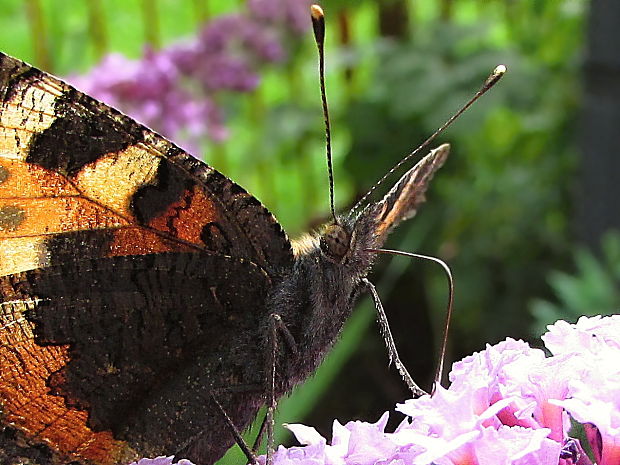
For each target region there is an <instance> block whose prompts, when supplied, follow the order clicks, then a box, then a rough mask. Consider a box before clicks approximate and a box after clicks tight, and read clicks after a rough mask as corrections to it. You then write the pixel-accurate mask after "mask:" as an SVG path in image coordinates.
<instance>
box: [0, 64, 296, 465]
mask: <svg viewBox="0 0 620 465" xmlns="http://www.w3.org/2000/svg"><path fill="white" fill-rule="evenodd" d="M166 257H167V258H166ZM292 260H293V256H292V251H291V246H290V242H289V240H288V238H287V237H286V235H285V233H284V231H283V230H282V228H281V227H280V226H279V224H278V223H277V221H276V220H275V218H274V217H273V216H272V215H271V214H270V213H269V212H268V211H267V210H266V209H265V208H264V207H263V206H262V205H261V204H260V202H259V201H258V200H256V199H255V198H254V197H252V196H251V195H250V194H248V193H247V192H246V191H244V190H243V189H242V188H241V187H239V186H237V185H236V184H235V183H233V182H232V181H230V180H229V179H227V178H226V177H224V176H223V175H221V174H220V173H218V172H217V171H215V170H214V169H213V168H211V167H209V166H207V165H206V164H204V163H202V162H200V161H198V160H196V159H194V158H193V157H191V156H189V155H188V154H186V153H185V152H183V151H182V150H180V149H179V148H178V147H176V146H175V145H173V144H172V143H170V142H168V141H167V140H165V139H164V138H162V137H160V136H158V135H156V134H154V133H153V132H151V131H150V130H148V129H147V128H145V127H144V126H141V125H140V124H138V123H136V122H134V121H133V120H131V119H130V118H128V117H126V116H124V115H122V114H121V113H119V112H117V111H115V110H113V109H111V108H109V107H107V106H106V105H104V104H102V103H100V102H97V101H95V100H93V99H92V98H90V97H88V96H86V95H84V94H82V93H80V92H79V91H77V90H75V89H74V88H72V87H71V86H69V85H67V84H65V83H64V82H62V81H60V80H58V79H56V78H54V77H52V76H50V75H48V74H46V73H44V72H42V71H40V70H37V69H36V68H33V67H31V66H29V65H27V64H25V63H23V62H21V61H19V60H16V59H14V58H11V57H8V56H6V55H4V54H0V276H1V278H0V297H1V303H0V318H1V319H0V423H1V424H2V425H3V426H10V427H11V428H12V429H16V430H17V431H18V432H19V434H21V435H23V436H24V437H25V438H26V440H27V442H29V443H41V444H46V445H48V446H49V447H50V449H51V450H52V451H55V452H57V453H59V454H60V456H62V457H63V458H58V459H53V460H52V461H51V462H50V463H58V462H60V461H61V460H64V458H66V457H70V458H71V459H72V460H79V461H85V462H92V463H96V464H100V465H103V464H110V463H117V462H121V461H124V460H125V459H126V458H129V457H132V458H133V457H135V453H136V450H137V451H138V452H143V451H147V452H149V451H156V450H163V449H166V447H165V446H170V445H172V444H177V445H178V444H180V443H181V442H182V441H183V440H188V439H190V438H191V436H192V435H193V434H195V433H196V431H197V429H198V428H199V427H201V428H202V427H204V423H195V422H194V423H193V424H192V426H191V427H188V428H187V430H186V431H185V432H182V431H181V430H182V427H181V425H180V423H179V421H176V422H175V421H173V419H174V418H175V417H174V415H173V413H172V412H173V411H175V409H177V410H176V413H177V414H178V413H180V410H178V409H181V410H183V409H184V410H183V411H184V412H189V411H191V410H194V411H195V412H198V413H200V412H202V413H204V410H200V409H199V408H198V407H197V406H196V405H194V404H192V403H191V402H189V401H188V400H187V398H188V396H190V390H189V387H188V386H190V385H189V384H187V383H185V384H184V386H185V387H183V388H182V387H177V388H178V389H176V390H175V392H174V394H172V392H171V389H172V388H171V384H174V379H175V375H178V374H179V370H189V369H190V367H191V366H193V367H200V368H202V369H203V372H202V373H203V378H199V377H198V378H196V377H195V376H194V377H192V376H189V374H188V373H185V372H183V373H181V375H186V376H185V378H180V379H185V380H186V381H187V382H189V381H188V380H191V381H192V382H193V383H194V387H197V386H200V388H201V389H197V390H196V392H197V393H198V394H200V393H202V395H204V392H205V390H207V389H208V388H209V386H208V383H214V382H215V381H217V380H216V379H215V378H214V377H213V376H210V375H209V373H210V372H209V371H208V370H216V371H217V370H219V371H217V373H219V374H220V375H227V376H228V378H229V379H230V380H233V381H234V379H235V373H225V372H224V371H222V370H223V369H222V367H221V366H217V363H220V364H221V363H222V362H221V361H219V362H217V361H216V360H214V359H213V353H214V352H215V351H216V350H221V348H218V347H216V345H213V344H214V342H213V341H216V340H217V341H220V342H221V341H222V340H223V339H226V337H228V336H231V335H234V334H238V333H242V332H243V331H242V330H243V328H244V327H243V325H244V324H246V323H247V324H254V323H255V321H254V320H253V318H254V316H255V314H256V313H260V312H261V311H263V308H262V306H261V302H262V301H263V300H264V295H265V293H266V292H267V290H268V289H269V287H270V285H271V276H273V275H274V274H275V273H277V272H278V270H280V269H282V268H285V267H288V266H290V265H291V263H292ZM197 263H200V265H197ZM181 265H183V266H181ZM188 269H189V270H190V271H188ZM224 276H225V277H226V278H227V280H222V279H221V278H222V277H224ZM232 277H235V278H236V280H235V281H239V282H240V283H241V284H239V285H236V284H234V283H232V281H231V279H232ZM223 295H229V296H230V295H233V296H234V299H233V298H232V297H231V298H229V299H228V300H227V299H224V298H223V297H221V296H223ZM231 299H232V300H231ZM180 310H181V311H180ZM224 323H227V324H224ZM215 328H218V332H216V331H215ZM164 330H165V331H164ZM111 336H113V338H112V339H110V337H111ZM222 338H223V339H222ZM233 355H234V354H225V357H224V358H225V360H230V359H233ZM191 357H194V358H193V359H192V360H193V361H192V362H191V363H190V362H188V361H187V360H189V359H190V358H191ZM194 364H195V365H194ZM233 368H234V367H233ZM231 369H232V368H231ZM205 373H206V374H205ZM196 376H197V375H196ZM204 376H206V378H204ZM199 380H200V381H201V383H199V382H198V381H199ZM147 392H148V393H149V395H145V393H147ZM180 392H184V393H185V394H184V395H185V396H186V398H185V399H184V402H185V403H184V404H174V405H173V403H171V400H170V399H171V397H170V396H171V395H174V396H181V397H182V395H181V394H180ZM196 392H195V393H194V394H196ZM167 396H168V397H167ZM198 398H200V401H201V402H202V403H203V405H204V404H205V403H206V402H207V401H206V400H205V399H204V397H200V395H199V396H198ZM106 399H107V400H106ZM138 399H140V400H138ZM144 399H146V400H144ZM149 402H150V404H149ZM166 402H167V403H166ZM194 402H196V401H194ZM154 405H161V406H162V407H161V409H162V411H161V412H160V413H157V412H156V411H155V410H156V409H155V410H153V409H152V407H153V406H154ZM179 405H184V407H179ZM128 406H131V407H132V408H135V409H138V410H131V409H130V408H129V407H128ZM141 407H149V408H151V410H152V411H151V414H153V415H154V421H155V422H157V421H158V420H159V421H160V425H159V426H158V427H157V428H159V429H157V431H158V433H155V432H154V431H155V430H153V429H151V430H149V428H150V426H148V425H147V424H146V423H147V422H146V421H145V422H144V423H145V424H143V425H140V421H139V418H140V417H139V416H138V415H137V414H136V412H139V409H140V408H141ZM130 412H131V414H130ZM132 415H133V416H132ZM246 416H247V415H246ZM132 418H133V420H132ZM178 418H180V419H181V420H180V421H182V420H183V419H184V418H187V417H183V416H180V417H178ZM136 419H138V420H136ZM243 421H245V418H243V420H242V422H243ZM130 424H131V425H133V428H134V430H133V431H135V432H130V431H129V430H128V429H127V428H128V425H130ZM166 426H167V427H169V430H170V433H169V437H168V438H164V437H162V434H161V432H160V431H161V429H163V428H165V427H166ZM119 438H120V439H119ZM130 440H134V441H133V443H132V444H128V442H127V441H130ZM130 442H131V441H130ZM157 442H158V443H159V445H160V446H162V447H163V449H158V448H157V445H156V444H155V443H157ZM7 444H8V446H11V447H12V445H13V442H11V441H9V442H8V443H7ZM7 444H3V445H4V446H5V450H6V447H7ZM130 446H131V447H130ZM167 450H169V449H167Z"/></svg>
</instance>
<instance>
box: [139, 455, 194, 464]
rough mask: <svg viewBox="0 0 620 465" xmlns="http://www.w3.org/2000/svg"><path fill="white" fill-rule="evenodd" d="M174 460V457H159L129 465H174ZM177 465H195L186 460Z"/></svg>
mask: <svg viewBox="0 0 620 465" xmlns="http://www.w3.org/2000/svg"><path fill="white" fill-rule="evenodd" d="M173 460H174V457H173V456H170V457H157V458H154V459H140V460H138V461H137V462H131V463H130V464H129V465H172V461H173ZM175 463H176V464H177V465H194V464H193V463H192V462H190V461H189V460H186V459H182V460H179V461H178V462H175Z"/></svg>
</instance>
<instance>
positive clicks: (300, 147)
mask: <svg viewBox="0 0 620 465" xmlns="http://www.w3.org/2000/svg"><path fill="white" fill-rule="evenodd" d="M287 68H288V73H287V74H286V77H287V83H288V90H289V101H291V102H294V101H295V100H296V99H297V96H298V95H300V92H301V90H300V87H301V86H300V83H301V77H300V73H299V71H300V64H299V63H297V62H296V60H293V61H292V62H291V63H290V64H289V65H288V66H287ZM316 87H317V89H318V87H319V86H318V78H317V86H316ZM293 147H294V149H293V150H294V153H293V156H294V157H298V159H299V164H300V167H301V168H300V169H299V171H298V173H297V174H298V175H299V177H300V185H301V186H303V187H302V196H301V197H302V198H301V199H300V206H301V208H302V211H305V212H311V211H313V210H312V206H313V205H314V204H315V202H314V201H315V190H314V186H315V185H316V183H315V177H314V170H313V169H312V154H311V153H308V152H309V150H308V149H307V147H308V144H307V138H306V137H301V138H299V140H297V141H295V143H294V144H293ZM308 219H309V218H308Z"/></svg>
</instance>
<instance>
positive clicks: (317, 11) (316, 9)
mask: <svg viewBox="0 0 620 465" xmlns="http://www.w3.org/2000/svg"><path fill="white" fill-rule="evenodd" d="M310 16H312V19H313V20H315V21H318V20H321V19H323V18H324V17H325V14H324V13H323V8H321V7H320V6H319V5H317V4H316V3H315V4H313V5H310Z"/></svg>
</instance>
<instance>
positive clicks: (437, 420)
mask: <svg viewBox="0 0 620 465" xmlns="http://www.w3.org/2000/svg"><path fill="white" fill-rule="evenodd" d="M542 339H543V341H544V343H545V346H546V347H547V349H548V350H549V351H550V352H551V356H549V357H547V356H545V353H544V352H543V351H542V350H540V349H534V348H532V347H530V346H529V345H528V344H526V343H525V342H523V341H516V340H513V339H507V340H505V341H503V342H500V343H499V344H496V345H494V346H488V347H487V348H486V349H485V350H483V351H482V352H478V353H475V354H474V355H472V356H470V357H467V358H465V359H463V360H462V361H460V362H457V363H455V364H454V366H453V369H452V372H451V373H450V381H451V384H450V387H449V388H447V389H444V388H442V387H438V388H437V389H436V392H435V393H434V394H433V396H423V397H421V398H419V399H411V400H407V401H406V402H404V403H403V404H399V405H398V407H397V410H399V411H400V412H402V413H404V414H405V415H406V418H405V419H404V420H403V422H402V423H401V424H400V425H399V426H398V428H396V430H395V431H394V432H389V433H388V432H385V425H386V423H387V419H388V414H387V413H386V414H384V415H383V416H382V417H381V418H380V419H379V421H378V422H376V423H365V422H359V421H354V422H349V423H347V424H346V425H344V426H343V425H341V424H340V423H338V421H335V422H334V426H333V434H332V439H331V441H330V443H329V444H328V443H327V440H326V439H325V438H323V437H322V436H321V435H320V434H319V433H318V432H317V431H316V430H315V429H313V428H310V427H307V426H303V425H289V426H288V427H289V429H290V430H291V431H292V432H293V433H294V434H295V436H296V437H297V439H298V440H299V442H300V443H301V444H304V445H305V447H291V448H289V449H286V448H284V447H280V449H279V450H278V451H276V453H275V456H274V464H275V465H319V464H322V465H353V464H355V465H372V464H381V465H409V464H411V465H418V464H419V465H425V464H431V463H432V464H437V465H460V464H468V465H469V464H477V465H487V464H488V465H503V464H515V465H528V464H540V465H556V464H561V465H571V464H578V465H589V464H591V463H592V462H591V460H590V458H589V457H588V456H587V455H586V453H585V452H584V451H583V449H582V447H581V445H580V442H579V441H578V440H577V439H574V438H572V437H571V436H570V433H572V431H573V430H572V429H571V418H572V420H573V422H574V423H576V422H579V423H581V424H582V425H583V427H584V429H585V433H586V437H587V440H588V442H589V445H590V448H591V450H592V454H593V456H594V457H593V458H594V460H595V462H596V463H598V464H599V465H612V464H614V465H616V464H619V463H620V316H612V317H605V318H601V317H593V318H585V317H584V318H581V319H580V320H579V321H578V322H577V324H574V325H571V324H568V323H566V322H564V321H558V322H557V323H555V324H554V325H552V326H550V327H549V331H548V332H547V333H546V334H545V335H544V336H543V337H542ZM261 461H262V463H264V462H265V457H264V456H263V457H261Z"/></svg>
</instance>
